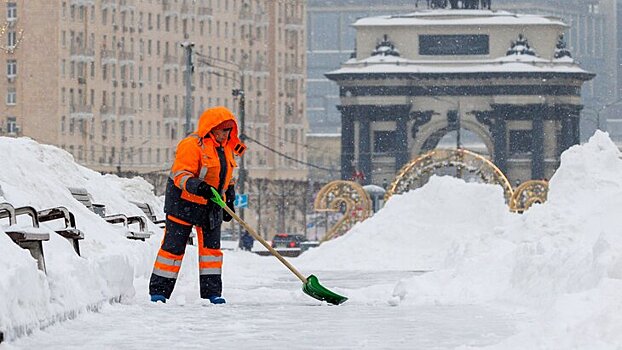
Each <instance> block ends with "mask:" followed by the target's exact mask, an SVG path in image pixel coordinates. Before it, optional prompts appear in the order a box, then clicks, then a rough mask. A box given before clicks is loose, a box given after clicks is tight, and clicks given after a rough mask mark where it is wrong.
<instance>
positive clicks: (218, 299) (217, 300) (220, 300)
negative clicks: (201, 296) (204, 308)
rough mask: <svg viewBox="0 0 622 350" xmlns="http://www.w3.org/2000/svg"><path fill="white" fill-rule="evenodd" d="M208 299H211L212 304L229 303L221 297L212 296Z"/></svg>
mask: <svg viewBox="0 0 622 350" xmlns="http://www.w3.org/2000/svg"><path fill="white" fill-rule="evenodd" d="M208 299H209V302H210V303H212V304H225V303H226V302H227V301H226V300H225V298H223V297H219V296H212V297H209V298H208Z"/></svg>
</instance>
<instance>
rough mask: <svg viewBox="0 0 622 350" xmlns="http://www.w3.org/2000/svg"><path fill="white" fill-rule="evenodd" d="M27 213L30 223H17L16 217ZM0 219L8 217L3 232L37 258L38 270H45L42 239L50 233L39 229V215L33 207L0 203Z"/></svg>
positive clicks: (46, 239) (46, 237)
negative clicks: (7, 223) (16, 206)
mask: <svg viewBox="0 0 622 350" xmlns="http://www.w3.org/2000/svg"><path fill="white" fill-rule="evenodd" d="M20 215H28V216H30V218H31V224H29V225H22V224H18V222H17V217H18V216H20ZM0 219H9V225H8V226H6V227H3V229H4V232H6V234H7V235H8V236H9V237H10V238H11V239H12V240H13V242H15V243H16V244H17V245H19V246H20V247H22V248H24V249H28V251H29V252H30V255H32V257H33V258H35V260H37V266H38V268H39V270H41V271H43V272H45V257H44V255H43V241H48V240H49V239H50V234H49V233H47V232H45V231H43V230H41V229H39V216H38V214H37V211H36V210H35V209H34V208H33V207H19V208H15V207H13V206H12V205H11V204H10V203H0Z"/></svg>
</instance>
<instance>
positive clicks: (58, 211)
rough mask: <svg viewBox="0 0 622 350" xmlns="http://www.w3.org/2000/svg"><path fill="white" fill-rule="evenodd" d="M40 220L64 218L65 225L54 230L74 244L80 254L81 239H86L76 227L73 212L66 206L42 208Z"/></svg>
mask: <svg viewBox="0 0 622 350" xmlns="http://www.w3.org/2000/svg"><path fill="white" fill-rule="evenodd" d="M38 214H39V222H40V223H41V222H46V221H52V220H58V219H63V220H64V223H65V227H63V228H58V229H54V232H56V233H58V234H59V235H61V236H63V237H65V238H66V239H67V240H68V241H69V242H70V243H71V245H72V246H73V249H74V250H75V251H76V253H77V254H78V255H80V240H82V239H84V233H83V232H82V231H80V230H78V229H77V228H76V219H75V217H74V215H73V213H72V212H70V211H69V209H67V208H65V207H56V208H50V209H44V210H40V211H39V212H38Z"/></svg>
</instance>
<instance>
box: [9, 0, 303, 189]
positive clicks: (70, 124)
mask: <svg viewBox="0 0 622 350" xmlns="http://www.w3.org/2000/svg"><path fill="white" fill-rule="evenodd" d="M0 6H2V7H5V9H4V10H5V11H4V13H5V14H6V18H5V19H4V21H0V23H2V22H4V24H3V25H2V30H1V31H0V36H3V37H4V38H1V39H0V40H2V41H0V42H2V43H3V45H0V48H1V50H0V62H2V63H4V64H6V72H7V74H6V79H0V91H1V92H2V93H3V94H5V95H6V99H5V103H2V104H0V111H1V113H2V116H1V118H0V130H1V131H0V135H10V136H28V137H31V138H33V139H35V140H37V141H39V142H42V143H46V144H52V145H57V146H59V147H62V148H63V149H65V150H67V151H68V152H70V153H71V154H72V155H73V156H74V157H75V159H76V160H77V161H78V162H79V163H81V164H83V165H85V166H87V167H89V168H92V169H94V170H97V171H102V172H125V171H131V172H136V173H154V172H155V173H162V174H167V173H168V170H169V169H170V164H171V162H172V160H173V157H174V152H175V147H176V145H177V143H178V142H179V140H181V139H182V138H183V137H184V134H185V133H184V130H185V123H186V118H185V112H184V111H185V110H184V106H185V104H184V100H185V91H186V89H185V77H184V76H185V72H186V57H185V48H184V47H182V43H184V42H191V43H193V44H194V46H193V48H192V52H193V54H192V63H193V65H194V67H193V70H192V75H191V79H192V80H191V82H192V107H191V117H192V118H191V123H192V127H191V129H193V128H194V125H195V124H196V120H197V116H198V115H200V112H201V111H202V110H203V109H205V108H207V107H209V106H216V105H224V106H227V107H229V108H231V109H232V110H233V111H234V112H235V113H239V100H238V97H236V96H233V95H232V90H233V89H239V88H241V87H244V93H245V100H246V101H245V112H246V113H245V127H246V130H245V133H246V134H247V135H248V136H249V140H248V145H249V151H248V152H247V155H246V157H245V166H246V169H247V171H248V178H249V179H252V178H264V179H268V180H270V179H290V180H303V179H306V168H305V167H304V166H303V165H301V164H300V163H296V162H292V160H291V159H300V160H304V159H306V153H305V148H304V147H301V145H302V144H304V143H305V130H306V128H307V123H306V117H305V109H306V107H305V92H304V77H305V64H306V62H305V51H306V46H305V36H304V29H305V24H304V21H305V19H304V18H305V17H304V14H305V2H304V1H303V0H277V1H274V0H14V1H6V2H4V3H3V4H2V5H0ZM260 144H261V145H263V146H260ZM282 155H286V156H288V157H283V156H282ZM290 158H291V159H290Z"/></svg>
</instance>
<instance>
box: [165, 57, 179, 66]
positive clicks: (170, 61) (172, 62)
mask: <svg viewBox="0 0 622 350" xmlns="http://www.w3.org/2000/svg"><path fill="white" fill-rule="evenodd" d="M175 66H179V57H177V56H173V55H164V69H171V68H173V67H175Z"/></svg>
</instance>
